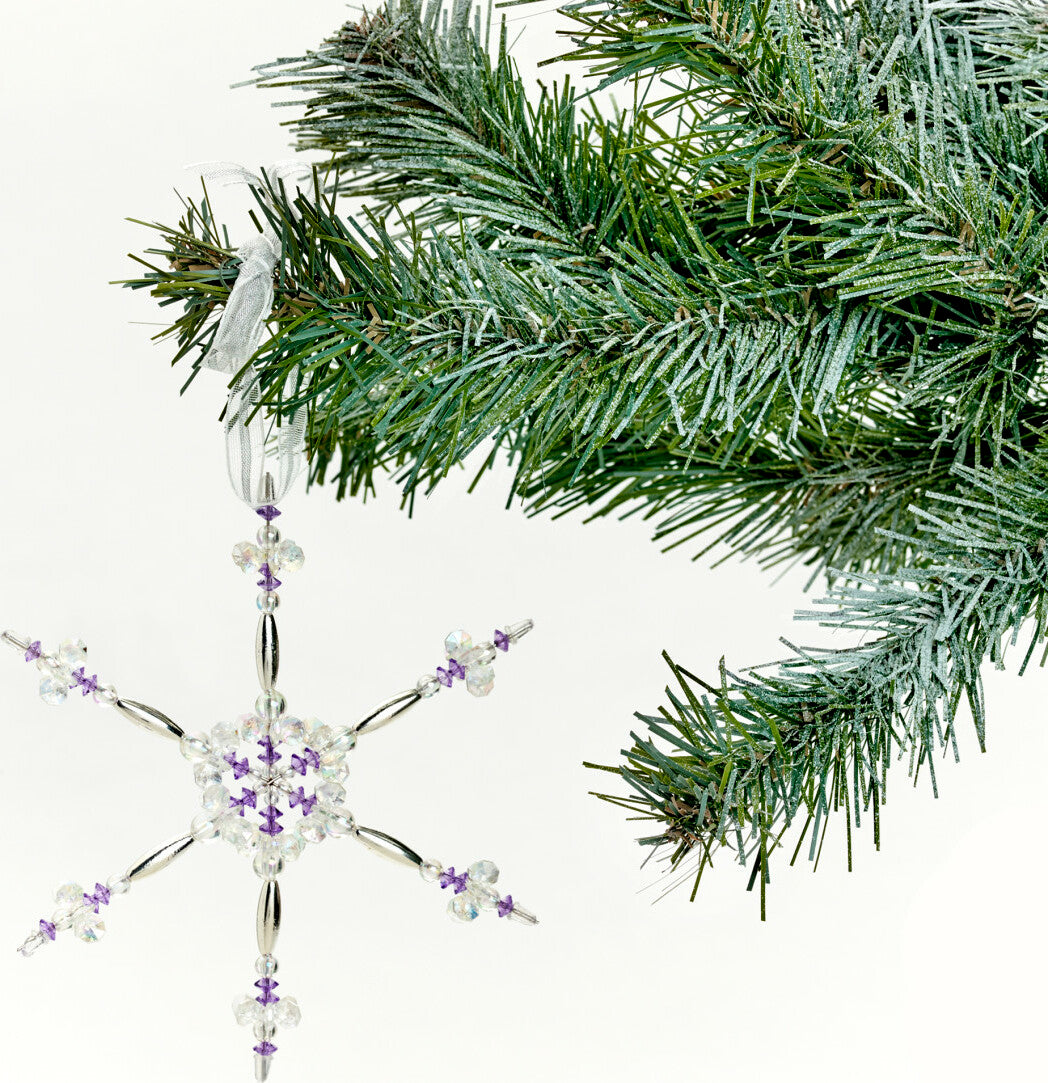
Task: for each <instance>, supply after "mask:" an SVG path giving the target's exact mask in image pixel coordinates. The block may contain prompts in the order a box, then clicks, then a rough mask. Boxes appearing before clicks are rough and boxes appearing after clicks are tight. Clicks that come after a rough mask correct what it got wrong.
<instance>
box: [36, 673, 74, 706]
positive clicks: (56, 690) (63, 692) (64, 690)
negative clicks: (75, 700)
mask: <svg viewBox="0 0 1048 1083" xmlns="http://www.w3.org/2000/svg"><path fill="white" fill-rule="evenodd" d="M68 695H69V685H68V684H66V682H65V681H59V680H56V679H55V678H54V677H45V678H44V679H43V680H42V681H41V682H40V698H41V699H42V700H43V701H44V702H45V703H47V704H50V705H51V706H52V707H57V706H58V705H59V704H60V703H64V702H65V700H66V696H68Z"/></svg>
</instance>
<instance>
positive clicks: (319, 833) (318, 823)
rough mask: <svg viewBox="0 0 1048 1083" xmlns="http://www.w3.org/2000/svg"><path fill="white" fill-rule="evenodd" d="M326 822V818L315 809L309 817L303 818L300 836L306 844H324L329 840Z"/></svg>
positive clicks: (299, 829)
mask: <svg viewBox="0 0 1048 1083" xmlns="http://www.w3.org/2000/svg"><path fill="white" fill-rule="evenodd" d="M324 821H325V817H324V816H323V815H322V814H321V813H320V811H319V809H313V811H312V812H311V813H310V814H309V815H308V816H304V817H303V818H302V822H301V823H300V824H299V825H298V833H299V835H301V836H302V838H303V839H305V841H306V842H323V841H324V839H326V838H327V827H326V826H325V822H324Z"/></svg>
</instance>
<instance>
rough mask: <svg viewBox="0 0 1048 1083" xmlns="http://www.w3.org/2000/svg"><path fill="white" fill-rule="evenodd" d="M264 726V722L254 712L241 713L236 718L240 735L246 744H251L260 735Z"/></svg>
mask: <svg viewBox="0 0 1048 1083" xmlns="http://www.w3.org/2000/svg"><path fill="white" fill-rule="evenodd" d="M264 726H265V723H264V722H263V721H262V719H261V718H259V717H258V715H255V714H242V715H240V717H239V718H238V719H237V729H238V730H239V731H240V736H241V738H242V739H243V740H244V741H246V742H247V743H248V744H253V743H254V742H255V741H257V740H258V739H259V738H260V737H261V736H262V730H263V728H264Z"/></svg>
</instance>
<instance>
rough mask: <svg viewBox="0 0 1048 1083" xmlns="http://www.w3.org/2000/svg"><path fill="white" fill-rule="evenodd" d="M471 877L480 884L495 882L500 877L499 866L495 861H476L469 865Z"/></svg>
mask: <svg viewBox="0 0 1048 1083" xmlns="http://www.w3.org/2000/svg"><path fill="white" fill-rule="evenodd" d="M469 878H470V879H471V880H473V881H474V882H475V883H478V884H494V883H495V882H496V881H497V880H498V878H499V868H498V865H496V864H495V862H494V861H487V860H481V861H474V862H473V864H472V865H470V867H469Z"/></svg>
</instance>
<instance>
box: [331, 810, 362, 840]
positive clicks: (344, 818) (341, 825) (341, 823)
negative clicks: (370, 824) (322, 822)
mask: <svg viewBox="0 0 1048 1083" xmlns="http://www.w3.org/2000/svg"><path fill="white" fill-rule="evenodd" d="M356 829H357V821H356V820H355V819H354V818H353V813H352V812H350V811H349V809H347V808H339V809H337V810H334V809H333V810H332V811H331V812H330V813H329V815H328V823H327V833H328V834H329V835H333V836H335V837H336V838H344V837H345V836H346V835H352V834H353V832H354V831H356Z"/></svg>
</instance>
